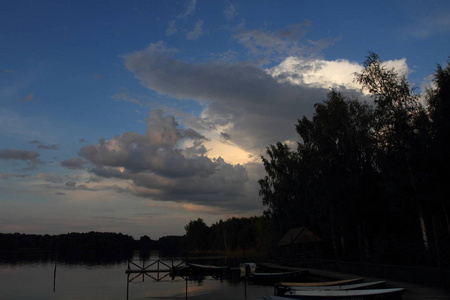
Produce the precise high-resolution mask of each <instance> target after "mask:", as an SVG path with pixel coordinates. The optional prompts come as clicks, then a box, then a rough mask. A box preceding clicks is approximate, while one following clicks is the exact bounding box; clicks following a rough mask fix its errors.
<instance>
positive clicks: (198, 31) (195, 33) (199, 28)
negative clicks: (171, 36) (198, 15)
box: [186, 20, 204, 40]
mask: <svg viewBox="0 0 450 300" xmlns="http://www.w3.org/2000/svg"><path fill="white" fill-rule="evenodd" d="M203 33H204V31H203V20H199V21H197V23H195V27H194V29H192V30H191V31H189V32H188V33H187V34H186V38H187V39H188V40H197V39H198V38H199V37H201V36H202V35H203Z"/></svg>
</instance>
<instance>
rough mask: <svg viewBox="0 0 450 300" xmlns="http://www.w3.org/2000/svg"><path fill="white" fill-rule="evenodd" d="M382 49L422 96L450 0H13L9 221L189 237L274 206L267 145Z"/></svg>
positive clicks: (292, 136) (4, 86)
mask: <svg viewBox="0 0 450 300" xmlns="http://www.w3.org/2000/svg"><path fill="white" fill-rule="evenodd" d="M370 52H375V53H377V54H378V55H379V57H380V59H381V60H382V61H384V62H385V65H386V67H388V68H395V70H397V72H398V73H399V74H401V75H404V76H406V77H407V78H408V80H409V82H410V83H411V84H412V86H413V87H414V88H415V91H416V92H417V93H422V92H423V91H424V90H425V88H424V87H426V86H427V85H429V84H430V82H431V78H432V77H431V76H432V74H433V72H434V71H435V70H436V66H437V64H440V65H446V62H447V60H448V57H449V55H450V2H448V1H446V0H445V1H435V0H426V1H420V0H417V1H410V0H405V1H392V0H389V1H331V0H329V1H323V0H314V1H312V0H311V1H310V0H278V1H275V0H261V1H232V0H220V1H219V0H208V1H206V0H182V1H181V0H180V1H178V0H176V1H172V0H167V1H151V0H147V1H134V0H131V1H114V0H111V1H88V0H83V1H72V0H67V1H60V0H56V1H51V0H43V1H32V0H16V1H8V0H7V1H1V2H0V54H1V55H0V232H1V233H14V232H20V233H30V234H63V233H68V232H89V231H101V232H121V233H123V234H129V235H132V236H133V237H135V238H139V237H140V236H143V235H147V236H149V237H150V238H151V239H158V238H159V237H161V236H166V235H183V234H184V233H185V230H184V226H185V225H186V224H188V223H189V221H191V220H196V219H197V218H202V219H203V220H204V221H205V223H206V224H207V225H208V226H210V225H211V224H213V223H215V222H218V221H219V220H221V219H222V220H226V219H228V218H231V217H249V216H259V215H261V214H262V212H263V210H264V207H263V204H262V199H261V197H260V196H259V185H258V179H261V178H263V177H264V176H265V172H264V168H263V166H262V161H261V155H265V151H266V149H267V147H268V146H270V145H272V144H275V143H277V142H278V141H281V142H284V143H287V144H288V145H291V146H292V148H293V149H295V147H296V143H297V142H299V141H300V140H299V136H298V134H297V133H296V131H295V125H296V123H297V120H298V119H299V118H302V117H303V116H306V117H308V118H310V117H311V116H312V114H313V112H314V104H315V103H320V102H323V101H324V100H326V97H327V93H328V92H329V91H330V89H336V90H338V91H341V92H342V93H343V94H344V95H348V96H357V97H358V98H359V99H361V101H363V100H365V101H369V102H370V101H371V100H370V98H368V97H367V95H366V93H365V92H364V91H361V89H360V86H358V85H357V84H356V83H355V81H354V78H355V76H354V74H355V72H360V71H361V70H362V69H363V63H364V60H365V59H366V57H367V56H368V55H369V53H370Z"/></svg>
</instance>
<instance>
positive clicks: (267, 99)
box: [125, 44, 328, 152]
mask: <svg viewBox="0 0 450 300" xmlns="http://www.w3.org/2000/svg"><path fill="white" fill-rule="evenodd" d="M172 53H173V52H172ZM125 63H126V66H127V68H128V69H129V70H130V71H132V72H133V73H134V74H135V76H136V77H137V78H138V79H140V80H141V82H142V83H143V84H144V85H145V86H147V87H149V88H151V89H153V90H155V91H157V92H159V93H162V94H167V95H169V96H172V97H175V98H178V99H194V100H196V101H199V102H201V103H203V104H205V107H206V108H205V110H204V112H203V114H202V117H203V124H204V125H205V128H214V125H218V126H219V125H220V126H224V125H232V126H230V128H229V129H227V130H226V132H224V133H226V134H229V135H230V136H233V142H234V143H236V144H237V145H239V146H241V147H243V148H244V149H246V150H247V151H253V152H254V151H260V150H261V151H263V149H265V147H267V146H268V145H270V144H273V143H276V142H277V141H284V140H288V139H296V138H297V135H296V133H295V128H294V126H295V124H296V122H297V119H298V118H301V117H302V116H303V115H311V113H312V112H313V109H314V106H313V105H314V103H318V102H322V101H323V100H324V99H326V93H327V92H328V90H326V89H322V88H312V87H307V86H300V85H293V84H291V83H289V82H280V81H279V80H277V79H276V78H274V77H273V76H271V75H270V74H268V72H267V71H266V70H264V69H262V68H260V67H258V66H254V65H249V64H228V65H224V64H220V65H219V64H212V63H211V64H191V63H188V62H185V61H180V60H176V59H174V58H173V57H172V56H171V55H168V54H167V51H166V50H165V48H164V47H163V46H162V45H161V44H158V45H151V46H150V47H149V48H148V49H146V50H143V51H139V52H136V53H133V54H130V55H128V56H126V57H125Z"/></svg>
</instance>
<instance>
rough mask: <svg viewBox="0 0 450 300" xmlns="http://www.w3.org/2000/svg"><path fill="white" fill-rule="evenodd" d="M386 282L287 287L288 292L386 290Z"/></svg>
mask: <svg viewBox="0 0 450 300" xmlns="http://www.w3.org/2000/svg"><path fill="white" fill-rule="evenodd" d="M385 285H386V281H370V282H362V283H354V284H344V285H327V286H287V287H285V289H286V290H291V291H315V290H323V291H324V290H327V291H340V290H362V289H369V288H370V289H379V288H384V287H385Z"/></svg>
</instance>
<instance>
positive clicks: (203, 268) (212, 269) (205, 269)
mask: <svg viewBox="0 0 450 300" xmlns="http://www.w3.org/2000/svg"><path fill="white" fill-rule="evenodd" d="M188 266H189V268H190V269H191V270H192V271H194V272H202V273H222V272H228V271H229V270H230V267H228V266H213V265H202V264H191V263H190V264H188Z"/></svg>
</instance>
